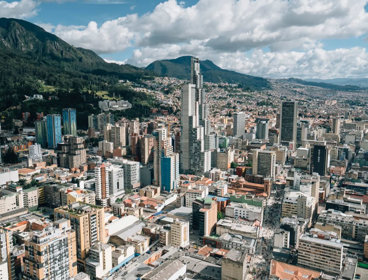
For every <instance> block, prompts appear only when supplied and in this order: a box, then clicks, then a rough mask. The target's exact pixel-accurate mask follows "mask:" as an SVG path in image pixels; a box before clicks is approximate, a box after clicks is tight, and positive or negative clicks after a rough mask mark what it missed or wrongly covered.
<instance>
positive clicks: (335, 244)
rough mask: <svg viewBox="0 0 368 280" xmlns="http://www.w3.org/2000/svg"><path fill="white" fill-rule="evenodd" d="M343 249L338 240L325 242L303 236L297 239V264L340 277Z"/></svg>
mask: <svg viewBox="0 0 368 280" xmlns="http://www.w3.org/2000/svg"><path fill="white" fill-rule="evenodd" d="M343 247H344V246H343V245H342V244H341V243H340V242H339V241H338V240H334V239H331V240H325V239H320V238H317V237H313V236H308V235H306V234H304V235H302V236H301V237H300V239H299V248H298V264H299V265H303V266H306V267H309V268H312V269H315V270H319V271H323V272H325V273H328V274H334V275H340V273H341V270H342V265H343V253H344V252H343Z"/></svg>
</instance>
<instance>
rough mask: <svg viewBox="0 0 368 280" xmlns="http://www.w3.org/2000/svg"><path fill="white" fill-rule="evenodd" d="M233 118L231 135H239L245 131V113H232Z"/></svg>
mask: <svg viewBox="0 0 368 280" xmlns="http://www.w3.org/2000/svg"><path fill="white" fill-rule="evenodd" d="M233 120H234V121H233V136H234V137H240V136H242V135H243V134H244V131H245V113H244V112H237V113H234V114H233Z"/></svg>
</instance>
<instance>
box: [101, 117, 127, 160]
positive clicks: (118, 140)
mask: <svg viewBox="0 0 368 280" xmlns="http://www.w3.org/2000/svg"><path fill="white" fill-rule="evenodd" d="M127 131H128V127H127V126H126V124H125V123H124V124H122V125H119V124H115V125H111V124H107V125H106V126H105V127H104V139H105V140H106V141H108V142H112V143H114V149H116V148H123V149H124V150H125V148H126V145H127V143H126V142H127V141H126V137H127ZM124 154H125V153H124Z"/></svg>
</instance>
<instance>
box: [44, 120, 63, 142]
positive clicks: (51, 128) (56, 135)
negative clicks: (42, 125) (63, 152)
mask: <svg viewBox="0 0 368 280" xmlns="http://www.w3.org/2000/svg"><path fill="white" fill-rule="evenodd" d="M46 124H47V146H48V147H49V148H50V149H55V148H56V147H57V144H59V143H61V116H60V115H56V114H53V115H47V117H46Z"/></svg>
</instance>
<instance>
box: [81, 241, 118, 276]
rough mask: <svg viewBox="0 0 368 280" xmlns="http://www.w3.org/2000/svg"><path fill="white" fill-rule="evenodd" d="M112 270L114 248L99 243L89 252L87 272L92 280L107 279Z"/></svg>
mask: <svg viewBox="0 0 368 280" xmlns="http://www.w3.org/2000/svg"><path fill="white" fill-rule="evenodd" d="M111 269H112V246H111V245H110V244H103V243H101V242H98V243H97V244H95V245H94V246H93V247H92V248H91V250H90V251H89V256H88V258H87V260H86V272H87V274H88V275H89V276H90V277H91V278H92V279H105V277H104V276H108V273H109V272H110V270H111Z"/></svg>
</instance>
